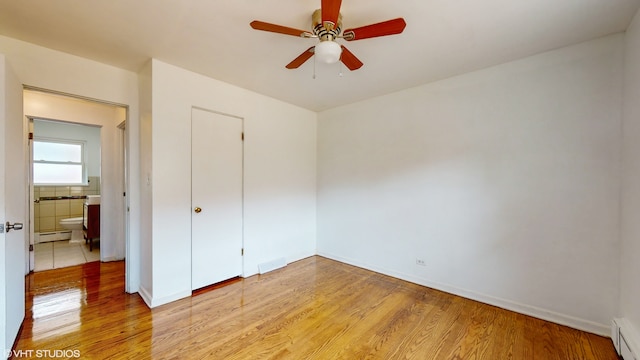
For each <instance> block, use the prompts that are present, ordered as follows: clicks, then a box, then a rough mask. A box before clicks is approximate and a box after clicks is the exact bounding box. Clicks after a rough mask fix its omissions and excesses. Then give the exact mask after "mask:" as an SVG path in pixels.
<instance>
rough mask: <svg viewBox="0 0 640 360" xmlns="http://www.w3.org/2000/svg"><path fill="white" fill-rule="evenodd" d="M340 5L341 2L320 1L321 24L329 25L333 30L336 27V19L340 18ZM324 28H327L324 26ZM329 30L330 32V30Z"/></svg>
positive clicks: (335, 0)
mask: <svg viewBox="0 0 640 360" xmlns="http://www.w3.org/2000/svg"><path fill="white" fill-rule="evenodd" d="M341 5H342V0H322V3H321V8H320V9H321V10H322V24H323V25H325V23H331V24H333V25H332V26H331V29H334V28H335V27H336V26H338V17H339V16H340V6H341ZM325 27H327V26H326V25H325ZM331 29H330V30H331Z"/></svg>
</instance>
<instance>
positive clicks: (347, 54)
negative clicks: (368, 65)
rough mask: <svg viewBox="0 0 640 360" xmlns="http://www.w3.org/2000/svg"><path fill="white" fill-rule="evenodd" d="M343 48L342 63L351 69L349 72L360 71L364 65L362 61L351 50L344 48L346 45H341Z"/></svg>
mask: <svg viewBox="0 0 640 360" xmlns="http://www.w3.org/2000/svg"><path fill="white" fill-rule="evenodd" d="M340 46H341V47H342V55H341V56H340V61H342V63H343V64H344V65H345V66H346V67H347V68H349V70H351V71H353V70H358V69H360V68H361V67H362V65H364V64H363V63H362V61H360V59H358V58H357V57H356V56H355V55H353V53H352V52H351V51H349V49H347V48H346V47H344V45H340Z"/></svg>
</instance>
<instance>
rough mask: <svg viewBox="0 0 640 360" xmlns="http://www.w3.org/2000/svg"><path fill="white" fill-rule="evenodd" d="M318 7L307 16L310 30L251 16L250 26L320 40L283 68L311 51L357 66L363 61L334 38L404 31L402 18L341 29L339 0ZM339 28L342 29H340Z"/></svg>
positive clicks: (294, 66)
mask: <svg viewBox="0 0 640 360" xmlns="http://www.w3.org/2000/svg"><path fill="white" fill-rule="evenodd" d="M321 1H322V3H321V8H320V9H318V10H316V11H314V12H313V15H312V16H311V20H312V25H313V32H309V31H305V30H298V29H294V28H290V27H287V26H282V25H276V24H270V23H266V22H263V21H258V20H254V21H252V22H251V27H252V28H254V29H256V30H262V31H269V32H275V33H279V34H285V35H292V36H299V37H303V38H317V39H319V40H320V42H319V43H318V44H317V45H315V46H312V47H310V48H308V49H307V50H306V51H305V52H303V53H302V54H300V56H298V57H297V58H295V59H294V60H293V61H292V62H290V63H289V64H287V66H286V68H287V69H297V68H298V67H300V65H302V64H304V62H305V61H307V60H309V59H310V58H311V57H312V56H313V55H315V56H316V59H317V60H319V61H322V62H325V63H329V64H331V63H335V62H338V60H340V61H342V63H343V64H344V65H345V66H346V67H347V68H349V70H352V71H353V70H357V69H359V68H360V67H362V65H363V63H362V61H360V60H359V59H358V58H357V57H356V56H355V55H353V53H351V51H349V50H348V49H347V48H346V47H345V46H344V45H340V44H338V43H337V42H336V41H335V40H336V39H344V40H346V41H354V40H362V39H369V38H373V37H378V36H387V35H395V34H400V33H401V32H402V31H404V28H405V26H407V24H406V23H405V21H404V19H403V18H397V19H393V20H387V21H383V22H379V23H376V24H371V25H367V26H361V27H357V28H352V29H346V30H344V32H342V14H340V6H341V5H342V0H321ZM341 32H342V33H341Z"/></svg>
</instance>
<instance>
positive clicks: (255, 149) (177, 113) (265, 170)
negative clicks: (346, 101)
mask: <svg viewBox="0 0 640 360" xmlns="http://www.w3.org/2000/svg"><path fill="white" fill-rule="evenodd" d="M151 67H152V74H151V77H152V81H151V84H152V85H151V86H152V91H151V92H152V98H151V102H152V116H151V118H152V126H145V125H143V129H144V131H145V132H146V131H150V132H151V141H150V144H151V145H152V146H151V153H152V165H151V168H150V172H151V175H150V185H149V187H150V189H151V192H152V199H151V201H149V202H145V204H146V205H150V206H151V209H144V210H143V212H147V211H149V210H150V211H152V213H153V223H152V225H151V227H152V229H151V232H152V234H151V236H150V237H149V236H148V235H147V234H143V238H151V239H152V243H151V244H150V247H151V251H152V269H151V270H150V271H149V269H145V270H143V271H144V272H145V273H148V274H149V275H150V276H151V277H152V284H151V286H152V288H151V289H147V288H144V289H143V290H142V291H141V293H142V294H143V295H145V296H146V297H147V298H146V299H145V300H146V301H147V303H149V304H150V305H151V306H156V305H160V304H163V303H166V302H169V301H172V300H174V299H177V298H180V297H184V296H189V295H190V294H191V238H190V223H191V213H192V212H191V192H190V188H191V160H190V159H191V109H192V107H193V106H196V107H201V108H205V109H209V110H213V111H217V112H220V113H225V114H230V115H234V116H237V117H241V118H243V119H244V128H245V144H244V248H245V257H244V276H250V275H253V274H256V273H257V272H258V264H260V263H263V262H267V261H271V260H274V259H278V258H285V259H286V260H288V261H295V260H298V259H301V258H304V257H307V256H311V255H314V254H315V250H316V247H315V244H316V238H315V232H316V231H315V220H316V201H315V199H316V116H317V115H316V113H314V112H311V111H308V110H305V109H302V108H299V107H296V106H293V105H290V104H286V103H283V102H281V101H278V100H275V99H272V98H268V97H265V96H262V95H258V94H256V93H253V92H250V91H248V90H244V89H241V88H238V87H235V86H232V85H229V84H226V83H223V82H220V81H217V80H214V79H211V78H207V77H205V76H202V75H199V74H195V73H192V72H189V71H186V70H183V69H180V68H177V67H175V66H172V65H168V64H165V63H163V62H161V61H157V60H153V61H152V64H151ZM145 141H146V140H145ZM143 177H146V174H143ZM143 277H144V276H143ZM149 297H150V298H149Z"/></svg>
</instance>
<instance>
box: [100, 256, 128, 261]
mask: <svg viewBox="0 0 640 360" xmlns="http://www.w3.org/2000/svg"><path fill="white" fill-rule="evenodd" d="M122 260H124V258H119V257H115V256H108V257H105V258H104V259H101V260H100V261H102V262H112V261H122Z"/></svg>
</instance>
